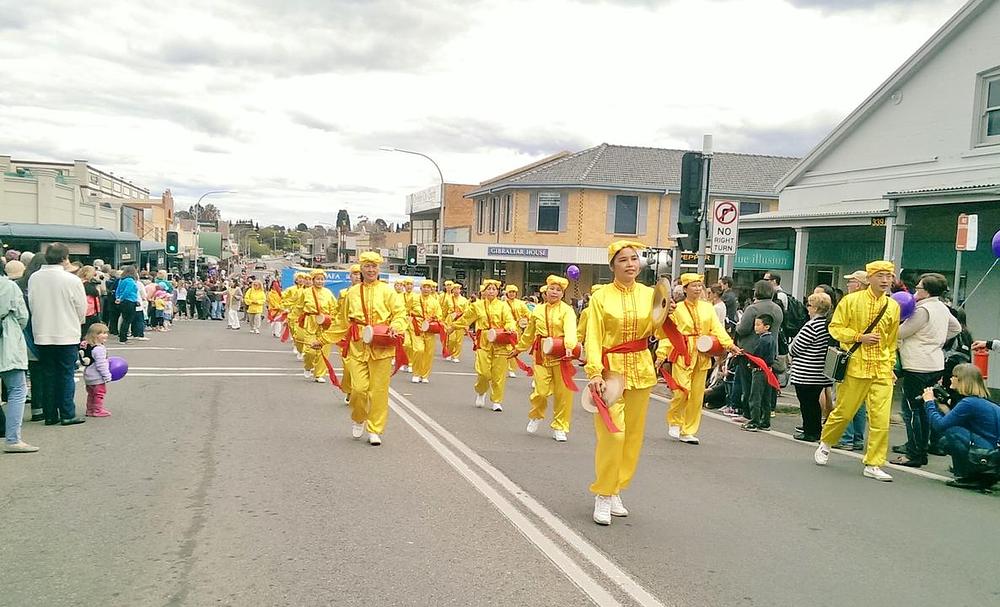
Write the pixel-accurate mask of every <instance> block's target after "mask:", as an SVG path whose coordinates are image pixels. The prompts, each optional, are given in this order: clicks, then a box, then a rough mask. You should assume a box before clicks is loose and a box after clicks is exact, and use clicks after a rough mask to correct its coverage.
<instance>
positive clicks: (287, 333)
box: [281, 322, 292, 343]
mask: <svg viewBox="0 0 1000 607" xmlns="http://www.w3.org/2000/svg"><path fill="white" fill-rule="evenodd" d="M284 325H285V328H284V330H283V331H282V332H281V343H285V342H287V341H288V337H289V336H290V335H291V334H292V328H291V327H289V326H288V323H287V322H286V323H284Z"/></svg>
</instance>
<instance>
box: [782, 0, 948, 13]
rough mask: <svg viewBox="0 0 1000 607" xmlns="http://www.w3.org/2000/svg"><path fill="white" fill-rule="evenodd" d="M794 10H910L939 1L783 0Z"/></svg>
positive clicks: (831, 11)
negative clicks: (794, 8)
mask: <svg viewBox="0 0 1000 607" xmlns="http://www.w3.org/2000/svg"><path fill="white" fill-rule="evenodd" d="M785 1H786V2H788V3H789V4H791V5H792V6H794V7H796V8H815V9H819V10H821V11H823V12H828V13H836V12H848V11H862V10H874V9H879V8H886V7H889V8H912V7H914V6H915V5H925V6H926V5H932V4H936V3H938V2H939V0H785Z"/></svg>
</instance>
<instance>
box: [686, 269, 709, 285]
mask: <svg viewBox="0 0 1000 607" xmlns="http://www.w3.org/2000/svg"><path fill="white" fill-rule="evenodd" d="M692 282H705V277H704V276H702V275H701V274H695V273H694V272H687V273H685V274H681V286H682V287H686V286H688V285H689V284H691V283H692Z"/></svg>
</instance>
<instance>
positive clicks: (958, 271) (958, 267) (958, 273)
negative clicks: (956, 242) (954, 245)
mask: <svg viewBox="0 0 1000 607" xmlns="http://www.w3.org/2000/svg"><path fill="white" fill-rule="evenodd" d="M961 280H962V252H961V251H955V303H956V304H958V306H959V307H961V306H962V300H961V299H960V298H961V297H962V289H961V286H962V285H961Z"/></svg>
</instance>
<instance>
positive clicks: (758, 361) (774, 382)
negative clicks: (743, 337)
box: [742, 352, 781, 390]
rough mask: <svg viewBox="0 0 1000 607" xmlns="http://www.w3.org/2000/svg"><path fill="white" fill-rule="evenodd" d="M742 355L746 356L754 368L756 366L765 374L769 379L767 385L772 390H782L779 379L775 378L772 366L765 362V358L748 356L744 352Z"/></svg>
mask: <svg viewBox="0 0 1000 607" xmlns="http://www.w3.org/2000/svg"><path fill="white" fill-rule="evenodd" d="M742 355H743V356H746V357H747V360H748V361H750V362H751V363H753V365H754V366H756V367H757V368H758V369H760V370H761V371H762V372H763V373H764V377H765V378H766V379H767V383H768V384H769V385H770V386H771V387H772V388H774V389H775V390H781V382H779V381H778V378H777V377H775V375H774V371H772V370H771V365H769V364H767V363H766V362H764V359H763V358H760V357H758V356H754V355H753V354H748V353H747V352H743V354H742Z"/></svg>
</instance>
